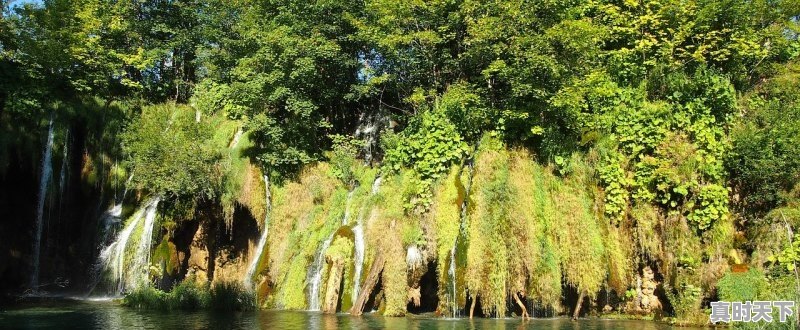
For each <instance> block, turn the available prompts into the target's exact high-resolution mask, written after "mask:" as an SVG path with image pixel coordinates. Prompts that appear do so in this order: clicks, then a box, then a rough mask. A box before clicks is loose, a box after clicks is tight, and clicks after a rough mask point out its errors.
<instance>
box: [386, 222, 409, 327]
mask: <svg viewBox="0 0 800 330" xmlns="http://www.w3.org/2000/svg"><path fill="white" fill-rule="evenodd" d="M388 234H389V235H390V238H389V239H388V240H387V241H388V242H387V244H386V245H385V246H384V249H385V250H384V253H386V255H387V257H386V266H385V267H384V269H383V273H382V279H383V281H382V283H383V292H384V298H385V302H384V303H385V306H384V307H385V308H384V310H383V315H384V316H403V315H405V314H406V305H407V300H408V284H407V279H406V258H405V249H403V246H402V243H401V242H400V239H399V237H398V236H399V233H397V231H396V230H391V229H390V230H389V232H388Z"/></svg>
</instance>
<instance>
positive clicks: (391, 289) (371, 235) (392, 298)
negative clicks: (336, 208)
mask: <svg viewBox="0 0 800 330" xmlns="http://www.w3.org/2000/svg"><path fill="white" fill-rule="evenodd" d="M415 193H416V179H415V175H414V173H413V172H411V171H401V172H400V173H397V174H393V175H390V176H387V177H385V178H384V179H383V183H382V185H381V188H380V191H379V192H378V194H377V195H376V196H375V200H374V203H375V204H374V205H375V206H376V209H375V211H374V213H371V214H370V216H369V219H368V221H367V230H366V235H367V237H366V239H367V251H368V253H367V255H368V257H370V258H371V259H374V253H375V252H372V253H369V251H378V250H380V251H382V252H383V253H384V254H385V260H386V266H385V269H384V271H383V274H382V279H383V289H384V293H385V297H386V301H385V304H386V305H385V306H384V307H385V308H384V315H389V316H400V315H404V314H405V312H406V300H407V294H408V291H407V286H408V284H407V279H406V258H405V247H406V244H407V243H409V242H403V236H404V235H403V233H404V232H408V231H419V232H421V230H418V229H416V228H419V218H418V216H417V215H415V214H414V213H413V212H412V213H411V214H407V212H411V211H410V210H408V208H406V206H407V205H410V204H411V198H413V196H415ZM404 243H406V244H404ZM370 263H371V261H370ZM367 266H368V265H366V264H365V265H364V269H368V268H367Z"/></svg>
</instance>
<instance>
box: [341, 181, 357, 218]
mask: <svg viewBox="0 0 800 330" xmlns="http://www.w3.org/2000/svg"><path fill="white" fill-rule="evenodd" d="M355 192H356V189H355V188H353V189H351V190H350V192H348V193H347V202H345V206H344V217H342V226H346V225H347V222H348V221H350V204H351V203H352V202H353V193H355Z"/></svg>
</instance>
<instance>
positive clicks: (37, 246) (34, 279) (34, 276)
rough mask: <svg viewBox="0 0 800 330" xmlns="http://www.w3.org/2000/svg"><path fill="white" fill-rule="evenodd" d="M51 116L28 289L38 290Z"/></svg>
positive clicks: (49, 165)
mask: <svg viewBox="0 0 800 330" xmlns="http://www.w3.org/2000/svg"><path fill="white" fill-rule="evenodd" d="M52 158H53V118H50V124H49V128H48V130H47V142H45V145H44V156H43V157H42V171H41V175H39V201H38V202H37V204H36V234H35V235H34V237H33V271H32V272H31V278H30V289H31V290H33V291H34V292H36V291H38V290H39V260H40V255H41V253H42V251H41V250H42V231H43V230H44V204H45V200H46V198H47V187H48V185H49V183H50V177H51V176H52V175H53V164H52Z"/></svg>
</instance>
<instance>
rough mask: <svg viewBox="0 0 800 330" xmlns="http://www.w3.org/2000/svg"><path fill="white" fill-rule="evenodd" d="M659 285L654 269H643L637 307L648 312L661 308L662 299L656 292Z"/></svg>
mask: <svg viewBox="0 0 800 330" xmlns="http://www.w3.org/2000/svg"><path fill="white" fill-rule="evenodd" d="M657 286H658V282H656V280H655V274H654V273H653V270H652V269H650V267H645V268H644V269H642V275H641V288H640V289H639V291H640V295H639V297H640V300H639V306H637V307H639V308H640V309H641V310H643V311H645V312H648V313H650V312H653V311H655V310H659V309H661V301H660V300H658V297H657V296H656V294H655V291H656V287H657Z"/></svg>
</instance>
